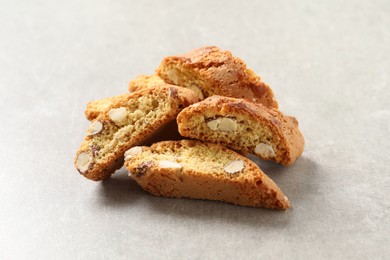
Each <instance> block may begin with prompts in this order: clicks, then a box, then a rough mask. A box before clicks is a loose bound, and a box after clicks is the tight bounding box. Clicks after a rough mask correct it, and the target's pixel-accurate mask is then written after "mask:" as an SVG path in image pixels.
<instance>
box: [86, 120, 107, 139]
mask: <svg viewBox="0 0 390 260" xmlns="http://www.w3.org/2000/svg"><path fill="white" fill-rule="evenodd" d="M102 129H103V124H102V122H100V121H97V120H96V121H93V122H92V123H91V125H90V126H89V127H88V131H87V135H88V136H92V135H96V134H98V133H100V132H101V131H102Z"/></svg>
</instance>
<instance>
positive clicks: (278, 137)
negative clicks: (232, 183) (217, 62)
mask: <svg viewBox="0 0 390 260" xmlns="http://www.w3.org/2000/svg"><path fill="white" fill-rule="evenodd" d="M177 122H178V126H179V132H180V134H181V135H182V136H185V137H189V138H194V139H200V140H203V141H209V142H214V143H219V144H223V145H225V146H227V147H229V148H231V149H234V150H236V151H241V152H243V153H251V154H255V155H257V156H258V157H260V158H262V159H266V160H273V161H275V162H277V163H280V164H283V165H290V164H292V163H294V161H295V160H296V159H297V158H298V157H299V156H300V155H301V154H302V152H303V148H304V138H303V135H302V134H301V132H300V131H299V129H298V121H297V120H296V119H295V118H294V117H290V116H285V115H283V114H282V113H281V112H280V111H278V110H275V109H272V108H267V107H265V106H264V105H262V104H258V103H252V102H249V101H247V100H244V99H236V98H228V97H222V96H212V97H209V98H207V99H205V100H203V101H201V102H199V103H196V104H193V105H191V106H189V107H187V108H186V109H184V110H183V111H182V112H181V113H180V114H179V116H178V118H177Z"/></svg>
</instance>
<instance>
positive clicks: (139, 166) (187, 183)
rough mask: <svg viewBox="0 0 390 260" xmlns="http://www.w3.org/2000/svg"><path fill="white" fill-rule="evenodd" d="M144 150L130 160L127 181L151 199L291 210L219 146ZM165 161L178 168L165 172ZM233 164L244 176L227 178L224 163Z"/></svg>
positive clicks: (181, 144) (248, 166)
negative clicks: (203, 200) (183, 198)
mask: <svg viewBox="0 0 390 260" xmlns="http://www.w3.org/2000/svg"><path fill="white" fill-rule="evenodd" d="M142 150H143V151H142V152H141V153H139V154H136V155H133V156H132V157H130V158H128V159H127V160H126V162H125V166H126V168H127V169H128V170H129V172H130V173H131V177H132V178H133V179H134V180H135V181H136V182H137V183H138V184H139V185H140V186H141V187H142V188H143V189H145V190H146V191H148V192H149V193H151V194H153V195H156V196H164V197H175V198H182V197H186V198H194V199H207V200H219V201H225V202H229V203H233V204H237V205H242V206H252V207H266V208H271V209H287V208H289V207H290V203H289V201H288V199H287V197H286V196H284V194H283V193H282V191H281V190H280V189H279V187H278V186H277V185H276V184H275V183H274V182H273V181H272V180H271V179H270V178H269V177H268V176H267V175H265V174H264V173H263V172H262V171H261V170H260V168H259V167H258V166H257V165H256V164H255V163H253V162H252V161H250V160H249V159H247V158H246V157H244V156H242V155H240V154H238V153H236V152H234V151H231V150H229V149H227V148H226V147H223V146H222V145H218V144H212V143H203V142H200V141H196V140H181V141H165V142H160V143H155V144H153V145H152V146H151V147H150V148H148V147H142ZM213 155H218V157H217V158H216V157H214V156H213ZM166 160H168V161H171V162H173V163H174V165H175V164H176V165H178V166H179V168H178V167H168V168H167V167H166V166H164V167H163V166H162V161H166ZM235 160H238V161H242V162H243V165H244V168H243V170H242V171H240V172H237V173H234V174H230V173H226V172H225V171H224V169H225V168H224V167H226V166H224V165H225V163H226V162H231V161H235ZM199 162H200V163H201V165H200V164H199ZM202 167H203V168H202Z"/></svg>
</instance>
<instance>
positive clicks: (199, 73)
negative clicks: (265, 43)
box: [156, 46, 278, 108]
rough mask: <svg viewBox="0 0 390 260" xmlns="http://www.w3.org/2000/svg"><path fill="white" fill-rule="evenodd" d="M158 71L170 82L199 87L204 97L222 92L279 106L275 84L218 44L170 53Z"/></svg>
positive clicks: (197, 90) (271, 105)
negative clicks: (175, 53)
mask: <svg viewBox="0 0 390 260" xmlns="http://www.w3.org/2000/svg"><path fill="white" fill-rule="evenodd" d="M156 72H157V75H158V76H160V77H161V78H162V79H163V80H164V81H165V82H166V83H169V84H174V85H178V86H182V87H186V88H189V89H191V90H193V91H195V92H196V93H197V94H198V97H199V99H200V100H202V99H204V98H207V97H209V96H212V95H221V96H227V97H236V98H245V99H248V100H250V101H253V102H257V103H262V104H263V105H265V106H267V107H272V108H278V103H277V101H276V100H275V97H274V94H273V92H272V90H271V88H270V87H269V86H268V85H267V84H265V83H264V82H262V81H261V79H260V77H259V76H257V75H256V74H255V73H254V72H253V71H252V70H250V69H248V68H247V67H246V64H245V62H244V61H242V60H241V59H239V58H237V57H234V56H233V55H232V54H231V52H229V51H223V50H221V49H219V48H218V47H215V46H208V47H203V48H199V49H195V50H192V51H190V52H188V53H186V54H183V55H177V56H169V57H166V58H164V59H163V60H162V62H161V64H160V66H159V67H158V68H157V70H156Z"/></svg>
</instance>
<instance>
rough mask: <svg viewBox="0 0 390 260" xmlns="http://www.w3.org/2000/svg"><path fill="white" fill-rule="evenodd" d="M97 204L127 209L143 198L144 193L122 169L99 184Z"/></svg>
mask: <svg viewBox="0 0 390 260" xmlns="http://www.w3.org/2000/svg"><path fill="white" fill-rule="evenodd" d="M99 195H100V197H101V199H100V200H99V204H102V205H104V206H110V207H128V206H129V205H130V204H132V203H134V202H136V201H137V200H139V199H140V198H141V197H142V196H144V195H145V194H144V191H143V190H142V189H141V187H139V186H138V185H137V183H136V182H135V181H133V180H132V179H131V178H130V177H129V176H128V173H127V171H126V169H125V168H124V167H122V168H121V169H120V170H117V171H116V172H115V174H113V175H112V176H111V178H109V179H107V180H104V181H102V182H101V186H100V189H99Z"/></svg>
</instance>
